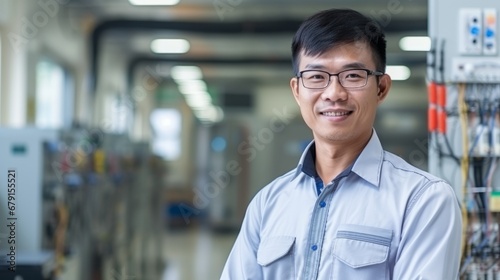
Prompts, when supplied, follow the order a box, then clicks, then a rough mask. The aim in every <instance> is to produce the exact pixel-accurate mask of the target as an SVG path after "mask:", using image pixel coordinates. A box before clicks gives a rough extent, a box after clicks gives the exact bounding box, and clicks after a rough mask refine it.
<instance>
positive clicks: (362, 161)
mask: <svg viewBox="0 0 500 280" xmlns="http://www.w3.org/2000/svg"><path fill="white" fill-rule="evenodd" d="M315 151H316V147H315V145H314V140H312V141H311V142H310V143H309V144H308V145H307V147H306V148H305V150H304V152H303V153H302V156H301V157H300V160H299V164H298V166H297V168H296V170H295V174H294V175H293V176H292V178H291V181H292V180H294V179H295V178H296V177H297V176H298V175H299V174H300V173H304V174H306V175H308V176H310V177H313V178H314V177H315V176H316V167H315V163H314V153H315ZM383 157H384V151H383V149H382V144H381V143H380V140H379V138H378V136H377V133H376V132H375V129H373V133H372V136H371V138H370V141H368V144H366V146H365V148H364V149H363V150H362V151H361V153H360V154H359V156H358V158H357V159H356V162H354V165H351V167H352V169H351V171H353V172H354V173H356V174H357V175H358V176H360V177H361V178H363V179H364V180H366V181H367V182H369V183H370V184H372V185H374V186H377V187H378V185H379V182H380V172H381V168H382V161H383ZM374 171H375V172H374Z"/></svg>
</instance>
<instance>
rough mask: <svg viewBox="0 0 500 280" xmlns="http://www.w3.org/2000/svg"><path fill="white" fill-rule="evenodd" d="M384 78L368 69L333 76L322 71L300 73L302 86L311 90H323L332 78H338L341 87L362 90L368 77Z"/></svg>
mask: <svg viewBox="0 0 500 280" xmlns="http://www.w3.org/2000/svg"><path fill="white" fill-rule="evenodd" d="M371 75H372V76H382V75H384V73H382V72H379V71H371V70H368V69H348V70H344V71H340V72H338V73H337V74H331V73H328V72H326V71H322V70H304V71H301V72H299V75H298V76H297V77H298V78H302V85H303V86H304V87H305V88H309V89H323V88H326V87H328V86H329V85H330V81H331V77H332V76H337V77H338V79H339V83H340V85H342V86H343V87H344V88H360V87H364V86H366V83H367V81H368V76H371Z"/></svg>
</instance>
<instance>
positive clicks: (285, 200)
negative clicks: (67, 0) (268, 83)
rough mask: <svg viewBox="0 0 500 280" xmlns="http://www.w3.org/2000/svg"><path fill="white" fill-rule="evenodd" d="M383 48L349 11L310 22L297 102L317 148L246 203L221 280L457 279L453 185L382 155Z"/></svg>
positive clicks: (297, 59) (298, 40)
mask: <svg viewBox="0 0 500 280" xmlns="http://www.w3.org/2000/svg"><path fill="white" fill-rule="evenodd" d="M385 49H386V41H385V36H384V34H383V33H382V31H381V29H380V28H379V27H378V26H377V25H376V24H375V23H374V22H373V21H372V20H370V19H369V18H367V17H365V16H363V15H362V14H360V13H358V12H355V11H352V10H339V9H332V10H326V11H322V12H320V13H318V14H316V15H314V16H312V17H310V18H309V19H307V20H306V21H305V22H304V23H303V24H302V25H301V27H300V28H299V30H298V31H297V33H296V35H295V37H294V39H293V43H292V55H293V67H294V71H295V73H296V75H297V76H296V77H294V78H292V79H291V81H290V86H291V88H292V92H293V96H294V97H295V100H296V101H297V104H298V105H299V107H300V112H301V114H302V117H303V118H304V121H305V122H306V123H307V125H308V126H309V127H310V128H311V130H312V132H313V136H314V140H313V141H312V142H311V143H310V144H309V146H308V147H307V148H306V149H305V151H304V153H303V155H302V157H301V159H300V161H299V164H298V166H297V168H296V169H294V170H292V171H290V172H288V173H287V174H285V175H283V176H281V177H279V178H277V179H276V180H274V181H273V182H271V183H270V184H269V185H268V186H266V187H265V188H263V189H262V190H261V191H260V192H259V193H258V194H257V195H256V196H255V197H254V199H253V200H252V202H251V203H250V205H249V207H248V210H247V213H246V216H245V219H244V221H243V225H242V228H241V231H240V233H239V235H238V237H237V239H236V242H235V244H234V247H233V249H232V251H231V253H230V255H229V258H228V260H227V263H226V265H225V267H224V271H223V273H222V277H221V279H224V280H225V279H231V280H243V279H300V280H312V279H327V280H329V279H339V280H345V279H354V280H363V279H366V280H377V279H397V280H401V279H429V280H445V279H457V278H458V267H459V260H460V251H461V250H460V242H461V213H460V208H459V202H458V200H457V198H456V196H455V193H454V191H453V189H452V188H451V186H450V185H448V184H447V183H446V182H445V181H443V180H442V179H439V178H436V177H435V176H432V175H430V174H428V173H426V172H424V171H421V170H419V169H417V168H415V167H413V166H411V165H409V164H408V163H406V162H405V161H403V160H402V159H401V158H399V157H397V156H395V155H393V154H391V153H388V152H386V151H384V150H383V149H382V146H381V143H380V141H379V139H378V137H377V134H376V132H375V131H374V130H373V123H374V119H375V114H376V110H377V107H378V105H379V104H381V103H382V101H383V100H384V99H385V98H386V97H387V94H388V92H389V89H390V87H391V78H390V77H389V76H388V75H387V74H384V71H385V64H386V54H385Z"/></svg>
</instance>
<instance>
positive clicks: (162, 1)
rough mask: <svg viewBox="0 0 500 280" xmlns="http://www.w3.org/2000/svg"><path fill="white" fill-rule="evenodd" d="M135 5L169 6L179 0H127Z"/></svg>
mask: <svg viewBox="0 0 500 280" xmlns="http://www.w3.org/2000/svg"><path fill="white" fill-rule="evenodd" d="M128 1H129V2H130V4H132V5H135V6H171V5H176V4H178V3H179V0H128Z"/></svg>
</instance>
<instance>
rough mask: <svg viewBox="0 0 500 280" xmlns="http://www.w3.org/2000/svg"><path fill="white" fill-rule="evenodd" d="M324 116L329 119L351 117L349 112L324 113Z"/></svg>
mask: <svg viewBox="0 0 500 280" xmlns="http://www.w3.org/2000/svg"><path fill="white" fill-rule="evenodd" d="M323 115H325V116H328V117H340V116H346V115H349V112H323Z"/></svg>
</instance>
